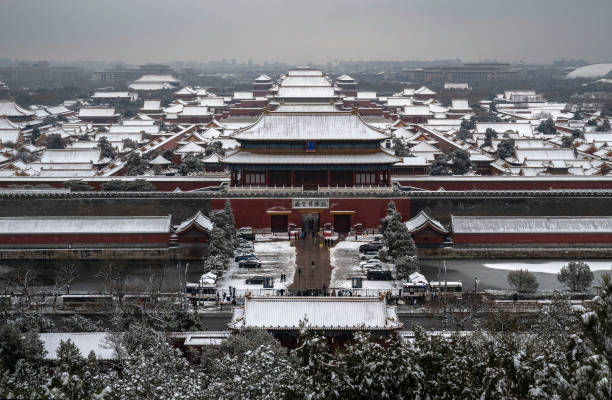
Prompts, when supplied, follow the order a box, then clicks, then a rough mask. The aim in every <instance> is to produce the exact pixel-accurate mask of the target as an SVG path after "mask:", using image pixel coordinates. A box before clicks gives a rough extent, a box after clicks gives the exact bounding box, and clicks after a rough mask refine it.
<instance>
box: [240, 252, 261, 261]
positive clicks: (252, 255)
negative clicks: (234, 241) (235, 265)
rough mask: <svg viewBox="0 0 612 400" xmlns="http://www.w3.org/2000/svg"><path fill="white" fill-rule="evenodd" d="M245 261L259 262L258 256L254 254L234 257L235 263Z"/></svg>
mask: <svg viewBox="0 0 612 400" xmlns="http://www.w3.org/2000/svg"><path fill="white" fill-rule="evenodd" d="M245 260H258V258H257V256H256V255H255V254H253V253H243V254H239V255H237V256H236V257H234V261H245Z"/></svg>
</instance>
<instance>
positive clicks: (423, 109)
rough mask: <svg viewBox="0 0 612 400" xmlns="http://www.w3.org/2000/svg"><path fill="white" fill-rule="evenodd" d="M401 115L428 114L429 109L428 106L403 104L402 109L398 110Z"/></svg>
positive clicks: (429, 113)
mask: <svg viewBox="0 0 612 400" xmlns="http://www.w3.org/2000/svg"><path fill="white" fill-rule="evenodd" d="M400 114H401V115H416V116H429V115H431V114H432V113H431V111H430V110H429V106H419V105H409V106H404V109H403V110H402V111H401V112H400Z"/></svg>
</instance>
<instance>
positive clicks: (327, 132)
mask: <svg viewBox="0 0 612 400" xmlns="http://www.w3.org/2000/svg"><path fill="white" fill-rule="evenodd" d="M387 137H388V136H387V135H385V134H384V133H382V132H380V131H378V130H376V129H374V128H372V127H370V126H368V125H367V124H366V123H365V122H364V121H363V120H362V119H361V118H360V117H359V116H358V115H356V114H353V113H350V112H346V113H344V112H343V113H338V112H335V113H320V114H319V113H311V114H307V115H303V114H284V113H269V114H264V115H262V116H261V117H260V118H259V120H257V122H256V123H255V124H253V125H252V126H250V127H247V128H244V129H242V130H240V131H238V132H236V133H234V134H233V135H232V138H234V139H237V140H297V141H304V140H384V139H387Z"/></svg>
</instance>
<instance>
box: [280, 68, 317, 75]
mask: <svg viewBox="0 0 612 400" xmlns="http://www.w3.org/2000/svg"><path fill="white" fill-rule="evenodd" d="M287 75H289V76H323V72H321V71H317V70H313V69H292V70H289V71H287Z"/></svg>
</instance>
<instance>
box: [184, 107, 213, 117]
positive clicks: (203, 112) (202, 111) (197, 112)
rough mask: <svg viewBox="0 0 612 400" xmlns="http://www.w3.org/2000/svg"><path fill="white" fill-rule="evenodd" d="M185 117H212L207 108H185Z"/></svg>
mask: <svg viewBox="0 0 612 400" xmlns="http://www.w3.org/2000/svg"><path fill="white" fill-rule="evenodd" d="M182 115H183V116H186V117H202V116H207V115H211V113H210V112H209V111H208V107H206V106H185V107H183V112H182Z"/></svg>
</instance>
